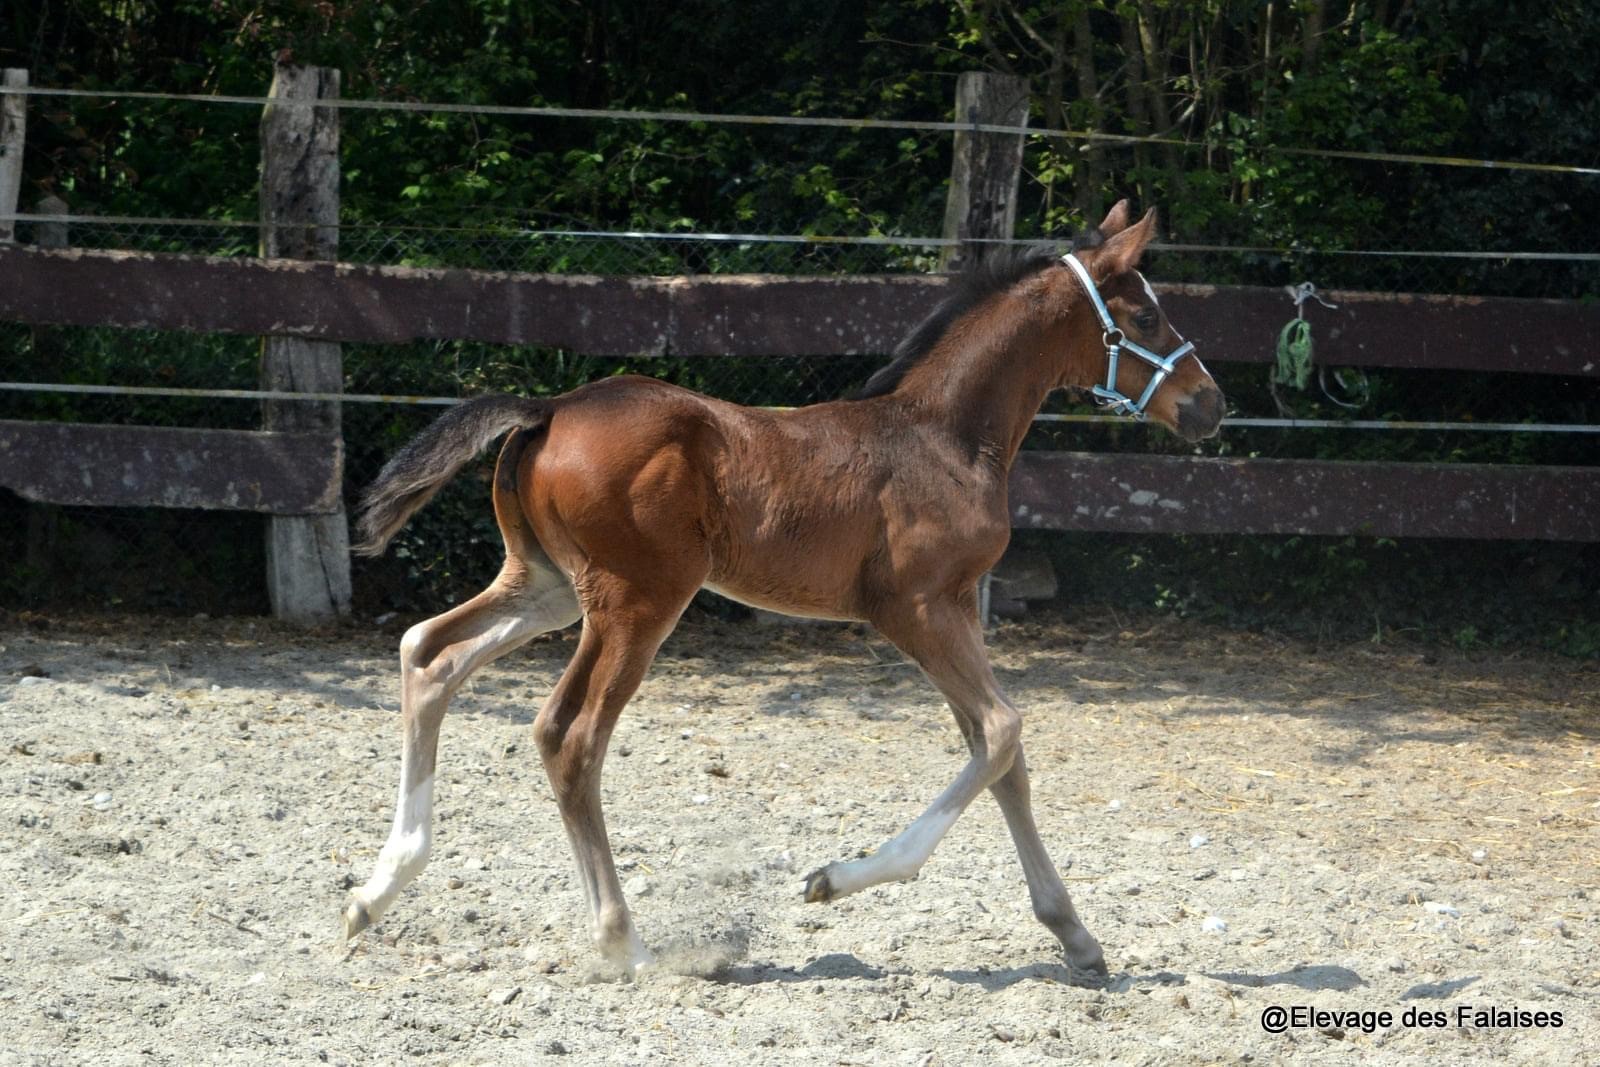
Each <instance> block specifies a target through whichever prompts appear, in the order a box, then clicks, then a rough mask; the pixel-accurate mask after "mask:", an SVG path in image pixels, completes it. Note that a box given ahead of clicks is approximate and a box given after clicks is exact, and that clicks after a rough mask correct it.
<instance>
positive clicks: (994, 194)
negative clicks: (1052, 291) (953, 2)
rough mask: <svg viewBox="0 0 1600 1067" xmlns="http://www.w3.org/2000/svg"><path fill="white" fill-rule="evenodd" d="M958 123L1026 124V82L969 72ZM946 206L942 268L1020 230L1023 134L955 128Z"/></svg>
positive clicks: (985, 611)
mask: <svg viewBox="0 0 1600 1067" xmlns="http://www.w3.org/2000/svg"><path fill="white" fill-rule="evenodd" d="M955 121H956V122H962V123H970V124H972V125H974V126H979V125H981V126H1026V125H1027V124H1028V79H1026V78H1021V77H1017V76H1016V75H1012V74H991V73H988V72H986V71H967V72H965V73H963V74H962V75H961V76H960V77H959V78H957V79H956V109H955ZM953 155H954V158H953V159H952V161H951V163H950V192H949V195H948V196H947V197H946V199H945V202H944V236H945V239H946V240H953V241H961V242H962V243H961V244H959V245H946V246H945V247H944V249H943V250H942V251H941V252H940V253H939V269H940V270H946V271H959V270H961V269H962V268H963V267H965V266H966V265H967V264H969V263H975V262H977V261H978V260H981V259H982V258H983V257H984V256H985V255H987V254H988V253H989V251H990V250H991V249H992V247H993V246H991V245H986V244H981V243H967V242H972V241H974V239H976V238H1000V239H1005V238H1008V237H1010V236H1011V235H1012V234H1013V233H1015V232H1016V225H1017V187H1018V186H1019V185H1020V184H1021V182H1022V135H1021V134H1020V133H979V132H976V131H973V130H957V131H956V135H955V151H954V153H953ZM992 581H993V577H992V575H990V574H987V573H986V574H984V576H983V577H982V578H981V579H979V581H978V621H979V622H980V623H981V624H982V625H984V626H985V627H987V626H988V625H989V609H990V605H991V603H992V600H993V597H992V595H991V584H992Z"/></svg>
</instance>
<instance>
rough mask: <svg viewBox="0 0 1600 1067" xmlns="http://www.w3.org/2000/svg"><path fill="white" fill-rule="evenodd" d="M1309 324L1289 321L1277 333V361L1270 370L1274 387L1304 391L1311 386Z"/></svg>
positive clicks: (1298, 320)
mask: <svg viewBox="0 0 1600 1067" xmlns="http://www.w3.org/2000/svg"><path fill="white" fill-rule="evenodd" d="M1311 348H1312V346H1311V324H1310V323H1309V322H1307V321H1306V320H1305V319H1302V318H1299V317H1296V318H1293V319H1290V320H1289V322H1288V323H1287V324H1286V325H1285V326H1284V328H1283V329H1282V330H1281V331H1279V333H1278V361H1277V363H1276V364H1274V365H1273V368H1272V381H1273V384H1275V385H1292V386H1294V387H1295V388H1296V389H1299V390H1302V391H1303V390H1304V389H1305V387H1306V386H1307V385H1310V384H1311Z"/></svg>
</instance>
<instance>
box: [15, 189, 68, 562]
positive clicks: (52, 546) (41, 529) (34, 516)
mask: <svg viewBox="0 0 1600 1067" xmlns="http://www.w3.org/2000/svg"><path fill="white" fill-rule="evenodd" d="M33 212H34V214H35V215H60V216H62V217H63V218H64V217H65V216H66V214H67V202H66V201H65V200H63V199H61V198H60V197H59V196H46V197H43V198H41V199H40V200H39V202H38V203H37V204H35V205H34V207H33ZM33 244H34V247H35V248H66V247H67V246H68V235H67V224H66V223H65V222H39V223H35V224H34V227H33ZM62 332H63V331H62V330H61V329H60V328H59V327H55V326H35V327H34V328H33V352H34V356H35V357H36V358H44V359H50V360H54V359H56V358H58V357H59V356H60V355H61V349H62V345H61V334H62ZM26 507H27V509H28V543H27V547H26V548H25V549H24V550H23V562H24V563H25V564H26V566H27V570H28V574H29V575H30V577H31V578H32V580H34V581H37V582H44V581H48V580H49V575H50V569H51V567H52V565H53V564H54V563H55V561H57V560H58V559H59V557H60V553H59V551H58V546H59V545H60V532H61V506H60V505H59V504H49V503H45V502H43V501H38V500H32V501H29V502H28V503H27V505H26Z"/></svg>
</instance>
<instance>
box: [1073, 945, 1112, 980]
mask: <svg viewBox="0 0 1600 1067" xmlns="http://www.w3.org/2000/svg"><path fill="white" fill-rule="evenodd" d="M1067 969H1068V970H1069V971H1071V972H1072V973H1073V974H1074V975H1075V976H1076V975H1082V976H1083V977H1084V979H1085V980H1086V984H1092V985H1096V986H1104V985H1105V984H1106V983H1108V982H1109V981H1111V971H1110V970H1109V969H1107V967H1106V956H1105V953H1103V952H1101V951H1099V949H1098V947H1097V948H1096V950H1095V953H1094V955H1092V956H1087V957H1084V958H1082V959H1073V958H1072V957H1071V956H1068V957H1067Z"/></svg>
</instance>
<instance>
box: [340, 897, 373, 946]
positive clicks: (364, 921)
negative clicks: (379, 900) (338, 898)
mask: <svg viewBox="0 0 1600 1067" xmlns="http://www.w3.org/2000/svg"><path fill="white" fill-rule="evenodd" d="M371 925H372V914H371V912H369V911H367V906H366V904H364V903H363V902H362V901H360V900H358V899H356V898H355V897H351V898H350V899H349V900H348V901H346V902H345V906H344V939H345V940H346V941H348V940H350V939H351V938H352V937H355V936H356V935H357V934H359V933H360V932H361V931H363V930H365V929H366V928H367V927H369V926H371Z"/></svg>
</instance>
